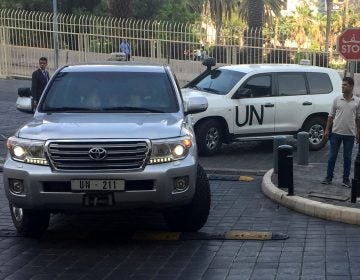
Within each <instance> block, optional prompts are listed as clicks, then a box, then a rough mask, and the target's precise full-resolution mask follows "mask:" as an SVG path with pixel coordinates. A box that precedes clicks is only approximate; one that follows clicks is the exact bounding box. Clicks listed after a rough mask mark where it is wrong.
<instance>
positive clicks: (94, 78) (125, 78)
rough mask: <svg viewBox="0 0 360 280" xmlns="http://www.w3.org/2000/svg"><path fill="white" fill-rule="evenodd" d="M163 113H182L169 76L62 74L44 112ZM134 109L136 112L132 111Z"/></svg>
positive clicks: (134, 73) (139, 73)
mask: <svg viewBox="0 0 360 280" xmlns="http://www.w3.org/2000/svg"><path fill="white" fill-rule="evenodd" d="M61 108H64V111H69V110H70V111H77V110H78V111H84V110H93V111H121V112H123V111H127V112H132V111H139V112H141V109H144V110H143V111H144V112H146V111H151V110H152V111H154V112H155V111H159V112H166V113H170V112H177V111H178V110H179V106H178V102H177V98H176V94H175V92H174V90H173V88H172V84H171V83H170V80H169V78H168V77H167V75H166V74H165V73H151V72H131V73H123V72H68V73H59V74H58V75H57V77H56V78H55V80H54V81H53V83H52V85H51V86H50V89H49V91H48V92H47V95H46V98H45V101H44V104H42V110H44V111H52V110H55V111H61ZM131 108H133V110H131Z"/></svg>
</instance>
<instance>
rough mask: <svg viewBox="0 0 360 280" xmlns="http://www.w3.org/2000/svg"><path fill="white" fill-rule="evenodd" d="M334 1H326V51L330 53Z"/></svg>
mask: <svg viewBox="0 0 360 280" xmlns="http://www.w3.org/2000/svg"><path fill="white" fill-rule="evenodd" d="M332 4H333V0H326V31H325V51H326V52H328V51H329V45H330V27H331V11H332Z"/></svg>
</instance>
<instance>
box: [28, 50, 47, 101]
mask: <svg viewBox="0 0 360 280" xmlns="http://www.w3.org/2000/svg"><path fill="white" fill-rule="evenodd" d="M46 66H47V58H46V57H40V59H39V69H37V70H35V71H34V72H33V73H32V77H31V96H32V98H33V102H34V107H36V106H37V104H38V103H39V99H40V97H41V94H42V92H43V91H44V88H45V86H46V84H47V82H48V81H49V79H50V76H49V72H48V71H46Z"/></svg>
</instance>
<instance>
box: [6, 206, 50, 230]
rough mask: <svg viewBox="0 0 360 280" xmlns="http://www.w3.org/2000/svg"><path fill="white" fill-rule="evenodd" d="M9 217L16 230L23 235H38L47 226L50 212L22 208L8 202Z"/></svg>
mask: <svg viewBox="0 0 360 280" xmlns="http://www.w3.org/2000/svg"><path fill="white" fill-rule="evenodd" d="M9 207H10V213H11V218H12V221H13V223H14V226H15V228H16V230H17V231H18V232H19V233H20V234H21V235H23V236H25V237H39V236H41V235H42V234H43V233H44V232H45V231H46V229H47V228H48V226H49V221H50V213H49V212H48V211H36V210H29V209H23V208H20V207H16V206H14V205H12V204H9Z"/></svg>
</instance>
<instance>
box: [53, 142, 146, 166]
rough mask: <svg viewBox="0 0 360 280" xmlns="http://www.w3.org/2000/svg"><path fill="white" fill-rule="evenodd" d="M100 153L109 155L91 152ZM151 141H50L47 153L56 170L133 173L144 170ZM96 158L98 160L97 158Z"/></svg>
mask: <svg viewBox="0 0 360 280" xmlns="http://www.w3.org/2000/svg"><path fill="white" fill-rule="evenodd" d="M94 148H95V149H97V150H99V149H100V150H101V151H104V150H105V152H106V155H105V156H104V154H103V153H102V154H100V158H96V157H94V156H93V158H91V156H90V154H91V153H90V150H94ZM149 151H150V149H149V142H148V141H144V140H128V141H115V140H114V141H84V140H82V141H77V140H66V141H65V140H64V141H50V142H49V143H48V144H47V152H48V155H49V159H50V162H51V164H52V165H53V167H54V168H55V169H57V170H69V171H79V170H131V169H140V168H143V166H144V164H145V161H146V159H147V156H148V154H149ZM94 158H95V159H94Z"/></svg>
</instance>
